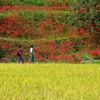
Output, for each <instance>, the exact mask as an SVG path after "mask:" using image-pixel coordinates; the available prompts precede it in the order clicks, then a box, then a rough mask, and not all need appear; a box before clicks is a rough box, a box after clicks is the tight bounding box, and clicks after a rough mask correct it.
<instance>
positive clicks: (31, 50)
mask: <svg viewBox="0 0 100 100" xmlns="http://www.w3.org/2000/svg"><path fill="white" fill-rule="evenodd" d="M29 54H30V61H29V63H34V49H33V45H31V47H30V51H29Z"/></svg>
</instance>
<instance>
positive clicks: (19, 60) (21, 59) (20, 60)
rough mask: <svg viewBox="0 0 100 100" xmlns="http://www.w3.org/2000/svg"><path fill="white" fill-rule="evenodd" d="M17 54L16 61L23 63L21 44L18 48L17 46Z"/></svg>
mask: <svg viewBox="0 0 100 100" xmlns="http://www.w3.org/2000/svg"><path fill="white" fill-rule="evenodd" d="M17 56H18V60H17V63H19V62H22V63H24V60H23V58H22V51H21V45H20V46H19V48H18V52H17Z"/></svg>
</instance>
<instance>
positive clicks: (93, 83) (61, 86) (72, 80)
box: [0, 63, 100, 100]
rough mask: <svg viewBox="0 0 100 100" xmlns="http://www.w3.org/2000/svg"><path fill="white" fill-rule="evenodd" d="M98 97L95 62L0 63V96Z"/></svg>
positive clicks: (28, 99)
mask: <svg viewBox="0 0 100 100" xmlns="http://www.w3.org/2000/svg"><path fill="white" fill-rule="evenodd" d="M99 99H100V67H99V64H77V65H76V64H65V63H62V64H61V63H57V64H55V63H48V64H44V63H42V64H41V63H35V64H14V63H11V64H3V63H1V64H0V100H99Z"/></svg>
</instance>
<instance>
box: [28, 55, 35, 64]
mask: <svg viewBox="0 0 100 100" xmlns="http://www.w3.org/2000/svg"><path fill="white" fill-rule="evenodd" d="M29 63H34V55H33V54H30V61H29Z"/></svg>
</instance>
